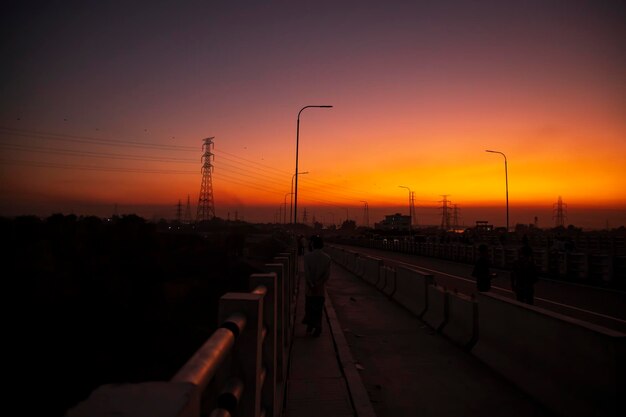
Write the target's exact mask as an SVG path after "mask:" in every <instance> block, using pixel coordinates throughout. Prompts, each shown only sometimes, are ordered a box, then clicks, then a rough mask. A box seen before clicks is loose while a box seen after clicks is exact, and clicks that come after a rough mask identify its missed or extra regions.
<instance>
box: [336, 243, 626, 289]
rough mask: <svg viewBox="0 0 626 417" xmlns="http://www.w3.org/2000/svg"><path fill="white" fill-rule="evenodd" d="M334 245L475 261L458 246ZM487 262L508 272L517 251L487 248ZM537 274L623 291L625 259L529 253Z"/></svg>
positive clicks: (468, 249) (474, 253)
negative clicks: (592, 283)
mask: <svg viewBox="0 0 626 417" xmlns="http://www.w3.org/2000/svg"><path fill="white" fill-rule="evenodd" d="M336 242H337V243H340V244H341V243H345V244H348V245H351V246H361V247H367V248H372V249H382V250H388V251H393V252H401V253H407V254H413V255H419V256H430V257H434V258H441V259H446V260H450V261H455V262H464V263H470V264H471V263H474V262H475V261H476V259H477V257H478V246H477V245H466V244H461V243H435V242H414V241H408V240H397V239H395V240H378V239H348V240H345V241H342V240H341V239H338V240H337V241H336ZM488 248H489V260H490V261H491V264H492V265H493V266H494V267H497V268H505V269H506V268H510V267H512V265H514V264H515V262H516V261H517V259H518V248H516V247H504V246H497V245H488ZM533 257H534V259H535V264H536V265H537V267H538V269H539V271H540V272H541V273H542V274H544V275H547V276H550V277H552V278H557V279H561V280H572V281H577V282H595V283H602V284H603V285H608V286H612V287H617V288H626V256H624V255H614V256H611V255H608V254H602V253H586V252H563V251H549V250H548V249H544V248H541V249H538V248H535V249H534V250H533Z"/></svg>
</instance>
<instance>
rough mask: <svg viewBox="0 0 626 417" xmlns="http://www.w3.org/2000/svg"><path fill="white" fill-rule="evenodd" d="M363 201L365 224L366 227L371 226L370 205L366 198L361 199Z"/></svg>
mask: <svg viewBox="0 0 626 417" xmlns="http://www.w3.org/2000/svg"><path fill="white" fill-rule="evenodd" d="M361 203H363V224H364V226H365V227H370V216H369V206H368V204H367V201H365V200H361Z"/></svg>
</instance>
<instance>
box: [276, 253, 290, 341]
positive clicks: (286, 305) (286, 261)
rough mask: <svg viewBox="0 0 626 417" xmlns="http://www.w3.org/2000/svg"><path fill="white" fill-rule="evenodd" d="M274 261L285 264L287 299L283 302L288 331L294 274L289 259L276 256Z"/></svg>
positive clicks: (288, 336) (284, 280)
mask: <svg viewBox="0 0 626 417" xmlns="http://www.w3.org/2000/svg"><path fill="white" fill-rule="evenodd" d="M274 261H276V262H278V263H281V264H283V270H284V271H286V273H285V276H284V279H283V285H284V287H285V298H284V300H283V309H284V310H283V311H284V313H283V314H284V317H285V326H286V327H287V329H290V328H291V305H292V304H293V292H292V287H291V282H292V280H291V275H292V274H293V269H292V268H290V266H292V264H291V263H290V262H289V258H288V257H286V256H276V257H274ZM285 342H286V343H287V345H289V342H290V333H289V332H288V331H287V338H286V341H285Z"/></svg>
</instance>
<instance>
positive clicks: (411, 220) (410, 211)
mask: <svg viewBox="0 0 626 417" xmlns="http://www.w3.org/2000/svg"><path fill="white" fill-rule="evenodd" d="M398 187H400V188H406V189H407V190H409V232H410V231H411V230H412V229H413V210H411V208H412V207H411V189H410V188H409V187H407V186H406V185H398Z"/></svg>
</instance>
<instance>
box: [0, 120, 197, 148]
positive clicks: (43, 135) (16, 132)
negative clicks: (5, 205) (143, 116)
mask: <svg viewBox="0 0 626 417" xmlns="http://www.w3.org/2000/svg"><path fill="white" fill-rule="evenodd" d="M0 133H2V134H7V135H12V136H20V137H30V138H33V139H49V140H59V141H67V142H76V143H90V144H94V145H112V146H134V147H142V148H155V149H162V150H170V151H185V152H197V151H198V149H197V148H194V147H192V146H182V145H163V144H155V143H147V142H137V141H131V140H120V139H102V138H94V137H91V136H79V135H68V134H62V133H51V132H41V131H36V130H25V129H14V128H10V127H3V126H0Z"/></svg>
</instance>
